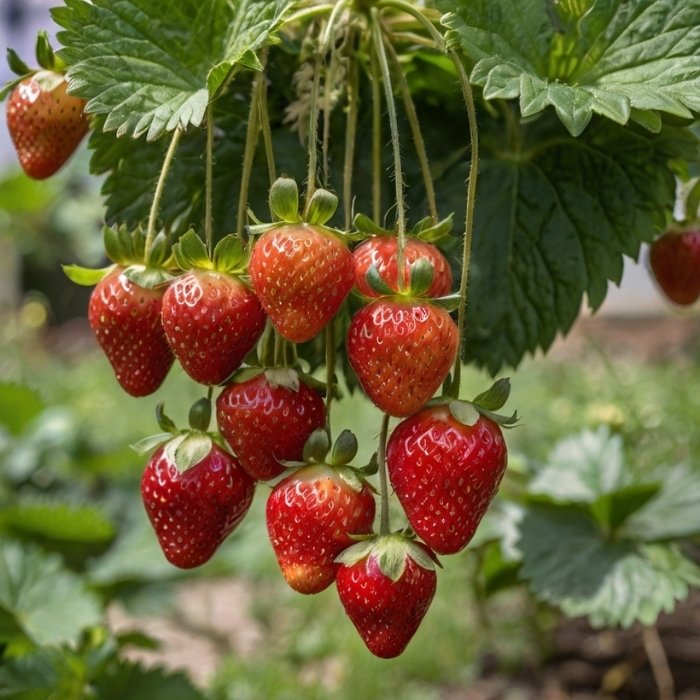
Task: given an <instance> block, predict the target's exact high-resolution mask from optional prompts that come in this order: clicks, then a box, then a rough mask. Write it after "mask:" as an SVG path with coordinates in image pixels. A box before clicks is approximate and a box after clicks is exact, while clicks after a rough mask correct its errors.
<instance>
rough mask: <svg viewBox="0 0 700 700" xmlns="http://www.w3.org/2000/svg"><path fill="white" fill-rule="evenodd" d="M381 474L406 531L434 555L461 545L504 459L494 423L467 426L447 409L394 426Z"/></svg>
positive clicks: (500, 473)
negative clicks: (399, 509)
mask: <svg viewBox="0 0 700 700" xmlns="http://www.w3.org/2000/svg"><path fill="white" fill-rule="evenodd" d="M386 460H387V470H388V472H389V479H390V480H391V485H392V486H393V488H394V491H395V492H396V495H397V496H398V499H399V501H400V502H401V505H402V507H403V509H404V512H405V513H406V517H407V518H408V521H409V523H410V524H411V527H412V528H413V529H414V530H415V532H416V533H417V534H418V536H419V537H420V538H421V539H422V540H424V541H425V542H426V543H427V544H428V545H429V546H430V547H432V549H434V550H435V551H436V552H437V553H438V554H454V553H455V552H459V551H460V550H461V549H463V548H464V547H466V546H467V544H468V543H469V540H471V538H472V537H473V535H474V533H475V532H476V528H477V527H478V525H479V523H480V522H481V519H482V518H483V516H484V513H485V512H486V509H487V508H488V506H489V504H490V503H491V500H492V499H493V497H494V496H495V495H496V491H497V490H498V486H499V484H500V482H501V479H502V478H503V474H504V472H505V469H506V463H507V461H508V452H507V449H506V443H505V440H504V439H503V435H502V433H501V429H500V427H499V426H498V424H497V423H495V422H494V421H492V420H490V419H489V418H486V417H484V416H480V417H479V420H478V421H477V422H476V424H475V425H473V426H468V425H464V424H463V423H460V422H459V421H457V420H455V419H454V418H453V417H452V415H451V414H450V412H449V409H448V408H447V406H435V407H433V408H426V409H424V410H422V411H420V412H419V413H416V414H415V415H413V416H411V417H410V418H407V419H406V420H404V421H402V422H401V423H399V425H397V426H396V428H395V429H394V432H393V433H392V434H391V437H390V438H389V442H388V443H387V453H386Z"/></svg>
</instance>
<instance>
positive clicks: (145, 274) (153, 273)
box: [122, 265, 173, 289]
mask: <svg viewBox="0 0 700 700" xmlns="http://www.w3.org/2000/svg"><path fill="white" fill-rule="evenodd" d="M122 274H123V275H124V277H126V278H127V279H128V280H129V281H130V282H133V283H134V284H135V285H137V286H139V287H143V288H144V289H155V287H160V286H161V285H162V284H165V283H166V282H170V280H172V279H173V275H171V274H170V273H169V272H168V271H167V270H164V269H163V268H159V267H146V265H129V267H127V268H126V269H125V270H124V272H123V273H122Z"/></svg>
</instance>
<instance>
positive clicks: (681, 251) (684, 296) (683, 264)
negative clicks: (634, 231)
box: [649, 230, 700, 306]
mask: <svg viewBox="0 0 700 700" xmlns="http://www.w3.org/2000/svg"><path fill="white" fill-rule="evenodd" d="M649 264H650V266H651V271H652V273H653V275H654V278H655V279H656V281H657V283H658V285H659V287H661V290H662V291H663V292H664V294H665V295H666V296H667V297H668V298H669V299H670V300H671V301H672V302H674V303H675V304H680V305H682V306H689V305H690V304H694V303H695V302H696V301H697V299H698V297H700V230H690V231H682V232H676V231H669V232H668V233H665V234H664V235H663V236H661V237H660V238H658V239H657V240H656V241H654V243H652V245H651V249H650V251H649Z"/></svg>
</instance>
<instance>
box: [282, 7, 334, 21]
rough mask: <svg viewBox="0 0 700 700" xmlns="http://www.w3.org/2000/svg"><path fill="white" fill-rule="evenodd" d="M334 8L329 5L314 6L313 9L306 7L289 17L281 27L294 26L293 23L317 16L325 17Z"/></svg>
mask: <svg viewBox="0 0 700 700" xmlns="http://www.w3.org/2000/svg"><path fill="white" fill-rule="evenodd" d="M334 7H335V6H334V5H333V4H331V3H327V4H325V5H316V6H315V7H307V8H306V9H304V10H299V12H296V13H295V14H293V15H290V16H289V17H288V18H287V19H286V20H284V22H282V24H281V25H280V26H281V27H286V26H287V25H289V24H294V23H295V22H302V21H306V20H307V19H311V18H313V17H318V16H319V15H325V14H327V13H328V12H331V11H332V10H333V8H334Z"/></svg>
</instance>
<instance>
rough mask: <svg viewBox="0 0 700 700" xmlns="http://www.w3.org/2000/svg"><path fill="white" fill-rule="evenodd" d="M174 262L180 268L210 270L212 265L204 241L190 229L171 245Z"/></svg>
mask: <svg viewBox="0 0 700 700" xmlns="http://www.w3.org/2000/svg"><path fill="white" fill-rule="evenodd" d="M173 256H174V257H175V262H176V263H177V266H178V267H179V268H180V269H181V270H197V269H199V270H211V269H212V268H213V265H212V263H211V260H210V259H209V253H207V247H206V246H205V245H204V241H203V240H202V239H201V238H200V237H199V236H198V235H197V234H196V233H195V232H194V231H193V230H192V229H190V230H189V231H187V232H186V233H183V234H182V236H181V237H180V238H179V239H178V241H177V243H175V245H174V246H173Z"/></svg>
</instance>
